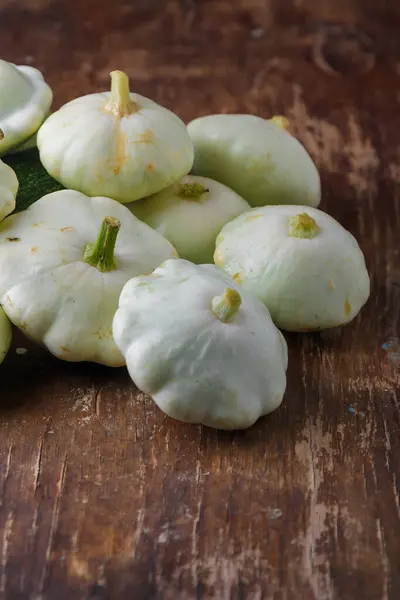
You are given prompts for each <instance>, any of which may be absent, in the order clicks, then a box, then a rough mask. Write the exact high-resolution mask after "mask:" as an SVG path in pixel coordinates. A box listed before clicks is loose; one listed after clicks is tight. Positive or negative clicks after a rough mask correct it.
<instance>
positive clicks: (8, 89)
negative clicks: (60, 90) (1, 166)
mask: <svg viewBox="0 0 400 600" xmlns="http://www.w3.org/2000/svg"><path fill="white" fill-rule="evenodd" d="M52 100H53V92H52V91H51V89H50V87H49V86H48V85H47V83H46V82H45V81H44V79H43V76H42V74H41V72H40V71H38V70H37V69H34V68H33V67H27V66H16V65H13V64H12V63H9V62H7V61H5V60H0V156H4V154H7V153H8V152H10V151H11V150H13V149H14V148H16V147H17V146H20V145H21V144H23V143H24V142H25V141H26V140H28V138H30V137H31V136H33V135H34V134H35V133H36V131H37V130H38V129H39V127H40V126H41V124H42V123H43V121H44V119H45V118H46V116H47V115H48V112H49V109H50V105H51V103H52Z"/></svg>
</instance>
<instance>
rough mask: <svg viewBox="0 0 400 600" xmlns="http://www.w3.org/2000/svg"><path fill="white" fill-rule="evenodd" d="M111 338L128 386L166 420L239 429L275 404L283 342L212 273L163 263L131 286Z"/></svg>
mask: <svg viewBox="0 0 400 600" xmlns="http://www.w3.org/2000/svg"><path fill="white" fill-rule="evenodd" d="M113 334H114V339H115V341H116V343H117V345H118V347H119V349H120V350H121V352H122V354H123V355H124V356H125V358H126V363H127V367H128V370H129V373H130V375H131V377H132V379H133V381H134V382H135V384H136V385H137V386H138V388H139V389H140V390H142V391H143V392H145V393H147V394H149V395H150V396H152V398H153V399H154V401H155V402H156V403H157V405H158V406H159V407H160V408H161V410H163V411H164V412H165V413H166V414H167V415H169V416H170V417H172V418H174V419H177V420H179V421H186V422H188V423H202V424H203V425H207V426H209V427H216V428H219V429H243V428H245V427H250V426H251V425H252V424H253V423H254V422H255V421H256V420H257V419H258V418H259V417H261V416H262V415H266V414H267V413H269V412H271V411H273V410H274V409H276V408H277V407H278V406H279V404H280V403H281V402H282V398H283V394H284V392H285V387H286V368H287V346H286V342H285V340H284V338H283V336H282V334H281V333H280V332H279V330H278V329H277V328H276V327H275V326H274V324H273V323H272V321H271V318H270V315H269V313H268V311H267V310H266V309H265V307H264V306H263V304H262V303H261V302H259V300H257V298H254V297H253V296H251V295H250V294H247V293H246V292H245V291H243V292H242V291H239V288H238V286H237V285H236V284H235V282H234V281H232V279H231V278H230V277H228V276H227V275H226V274H225V273H224V272H223V271H220V270H219V269H217V268H216V267H215V266H214V265H200V266H197V265H194V264H192V263H190V262H188V261H186V260H182V259H178V260H167V261H166V262H165V263H164V264H162V265H161V266H160V267H159V268H158V269H156V270H155V271H154V273H152V274H151V275H147V276H143V277H135V278H133V279H131V280H130V281H129V282H128V283H127V284H126V285H125V287H124V289H123V291H122V293H121V297H120V300H119V309H118V311H117V313H116V315H115V318H114V324H113Z"/></svg>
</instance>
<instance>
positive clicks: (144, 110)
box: [37, 71, 193, 203]
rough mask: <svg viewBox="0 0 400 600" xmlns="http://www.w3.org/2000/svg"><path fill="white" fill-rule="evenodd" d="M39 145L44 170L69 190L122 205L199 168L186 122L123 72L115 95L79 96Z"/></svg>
mask: <svg viewBox="0 0 400 600" xmlns="http://www.w3.org/2000/svg"><path fill="white" fill-rule="evenodd" d="M37 143H38V148H39V151H40V159H41V161H42V163H43V166H44V167H45V168H46V170H47V171H48V173H49V174H50V175H51V176H52V177H54V179H56V180H57V181H59V182H60V183H61V184H62V185H63V186H64V187H66V188H71V189H75V190H78V191H80V192H83V193H84V194H87V195H89V196H97V195H100V194H101V195H106V196H109V197H110V198H113V199H114V200H118V201H119V202H122V203H128V202H133V201H135V200H138V199H139V198H143V197H145V196H149V195H150V194H154V193H155V192H158V191H159V190H161V189H163V188H165V187H167V186H169V185H171V184H172V183H174V182H175V181H177V180H179V179H180V178H181V177H182V176H183V175H186V173H188V172H189V171H190V169H191V167H192V164H193V144H192V142H191V140H190V137H189V134H188V132H187V130H186V127H185V125H184V123H183V122H182V121H181V119H179V118H178V117H177V116H176V115H175V114H174V113H172V112H171V111H169V110H167V109H166V108H164V107H162V106H160V105H159V104H157V103H156V102H153V101H152V100H149V99H148V98H145V97H144V96H140V95H139V94H131V93H130V91H129V80H128V77H127V75H126V74H125V73H123V72H121V71H113V72H112V73H111V93H110V92H104V93H98V94H90V95H87V96H83V97H81V98H77V99H76V100H73V101H72V102H68V104H65V105H64V106H63V107H61V108H60V109H59V110H58V111H56V112H55V113H53V114H52V115H50V117H49V118H48V119H47V120H46V122H45V123H44V125H43V126H42V127H41V129H40V131H39V133H38V138H37Z"/></svg>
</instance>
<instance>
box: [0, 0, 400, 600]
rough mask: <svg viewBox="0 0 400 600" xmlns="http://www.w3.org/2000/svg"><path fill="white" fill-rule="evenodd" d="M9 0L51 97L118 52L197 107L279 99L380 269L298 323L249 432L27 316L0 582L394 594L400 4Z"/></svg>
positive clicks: (56, 590) (77, 594)
mask: <svg viewBox="0 0 400 600" xmlns="http://www.w3.org/2000/svg"><path fill="white" fill-rule="evenodd" d="M0 9H1V10H0V56H2V57H3V58H5V59H8V60H10V61H13V62H16V63H27V64H32V65H35V66H36V67H38V68H39V69H41V70H42V71H43V72H44V74H45V76H46V78H47V79H48V81H49V83H50V84H51V85H52V87H53V88H54V90H55V105H56V106H59V105H60V104H62V103H64V102H65V101H67V100H70V99H72V98H74V97H76V96H77V95H82V94H86V93H90V92H93V91H96V90H103V89H105V88H106V87H107V86H108V84H109V75H108V74H109V71H110V70H112V69H115V68H120V69H124V70H126V71H127V72H128V73H129V75H130V77H131V80H132V82H133V84H134V88H135V90H136V91H138V92H139V93H142V94H144V95H149V96H150V97H152V98H154V99H155V100H156V101H159V102H160V103H162V104H164V105H165V106H167V107H169V108H171V109H173V110H174V111H176V112H177V113H178V114H179V115H180V116H181V117H182V118H183V119H185V120H189V119H191V118H193V117H195V116H197V115H200V114H206V113H210V112H238V111H240V112H252V113H257V114H260V115H265V116H270V115H272V114H275V113H283V114H285V115H287V116H288V117H289V119H290V122H291V127H292V131H293V132H294V133H295V134H296V135H298V137H299V138H300V139H301V140H302V141H303V142H304V144H305V145H306V146H307V147H308V149H309V151H310V152H311V153H312V155H313V157H314V158H315V160H316V162H317V164H318V166H319V167H320V170H321V175H322V181H323V189H324V198H323V202H322V206H321V207H322V208H323V209H325V210H327V211H329V212H330V213H331V214H332V215H333V216H334V217H335V218H337V219H338V220H339V221H340V222H341V223H342V224H343V225H344V226H345V227H347V228H348V229H350V231H351V232H352V233H353V234H354V235H356V237H357V238H358V239H359V241H360V244H361V247H362V249H363V250H364V252H365V254H366V258H367V263H368V268H369V270H370V273H371V278H372V295H371V299H370V301H369V302H368V305H367V306H366V307H365V308H364V310H363V311H362V314H361V316H360V317H359V318H358V319H357V320H356V321H355V322H354V323H353V324H351V325H349V326H348V327H346V328H344V329H342V330H337V331H329V332H325V333H322V334H312V335H289V336H286V337H287V340H288V343H289V350H290V363H289V379H288V388H287V394H286V397H285V400H284V403H283V405H282V407H281V408H280V409H279V410H278V411H277V412H276V413H274V414H273V415H272V416H271V417H269V418H265V419H262V420H261V421H260V422H259V423H258V424H256V426H255V427H253V428H252V429H251V430H249V431H246V432H244V433H232V434H228V433H220V432H216V431H212V430H207V429H203V428H201V427H193V426H186V425H181V424H177V423H175V422H173V421H171V420H169V419H166V418H165V417H164V416H163V414H162V413H161V412H160V411H159V410H158V409H157V408H156V407H155V406H154V404H153V403H152V401H151V400H150V399H148V398H146V397H144V396H143V395H142V394H140V393H138V392H137V390H135V388H134V387H133V385H132V384H131V382H130V380H129V378H128V376H127V374H126V372H125V370H123V369H120V370H109V369H105V368H101V367H97V366H94V365H90V364H82V365H69V364H64V363H62V362H58V361H56V360H55V359H53V358H52V357H50V356H49V355H48V354H47V353H46V352H45V351H44V350H43V349H40V348H37V347H34V346H33V345H32V344H30V343H28V342H27V341H26V340H24V339H23V338H22V337H19V336H18V335H17V336H16V338H15V342H14V346H13V349H12V351H11V352H10V354H9V357H8V358H7V360H6V362H5V363H4V365H3V366H2V370H1V388H0V395H1V399H0V432H1V445H0V457H1V473H0V501H1V510H0V596H1V598H6V599H7V600H8V599H9V600H14V599H15V600H17V599H18V600H20V599H32V600H50V599H51V600H52V599H56V600H71V599H72V600H81V599H82V600H84V599H91V600H95V599H96V600H100V599H102V600H106V599H109V600H136V599H166V600H190V599H197V600H199V599H202V600H209V599H221V600H239V599H244V598H246V599H250V600H261V599H265V600H354V599H355V598H358V599H360V600H398V599H399V598H400V558H399V557H400V542H399V539H400V506H399V481H400V479H399V477H400V473H399V467H400V435H399V434H400V426H399V423H400V420H399V378H400V371H399V364H400V363H399V360H400V347H399V343H400V341H399V337H400V332H399V305H400V233H399V232H400V209H399V204H400V191H399V190H400V187H399V184H400V145H399V143H400V138H399V131H400V39H399V36H398V31H399V27H400V5H399V3H398V2H397V1H396V0H392V1H390V0H386V1H385V2H381V3H379V2H376V0H325V1H322V0H321V1H320V0H295V1H291V0H269V1H268V0H221V1H219V0H208V1H206V0H204V1H199V0H198V1H196V0H181V1H178V0H168V1H167V0H136V1H135V2H131V1H129V0H126V1H120V2H118V0H115V1H114V2H106V1H105V0H104V1H103V0H81V1H80V2H79V3H78V2H70V1H69V0H26V1H24V2H23V1H22V0H0ZM18 347H26V348H28V353H27V354H25V355H20V354H17V353H16V349H17V348H18ZM243 368H245V365H244V366H243Z"/></svg>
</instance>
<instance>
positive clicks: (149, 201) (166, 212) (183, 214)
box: [128, 175, 250, 264]
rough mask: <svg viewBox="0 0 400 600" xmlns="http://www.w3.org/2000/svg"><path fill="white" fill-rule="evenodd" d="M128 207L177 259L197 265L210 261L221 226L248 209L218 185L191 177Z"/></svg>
mask: <svg viewBox="0 0 400 600" xmlns="http://www.w3.org/2000/svg"><path fill="white" fill-rule="evenodd" d="M128 208H129V210H130V211H131V212H132V213H133V214H134V215H135V216H137V217H138V218H139V219H141V220H142V221H144V222H145V223H147V224H148V225H150V227H153V229H155V230H156V231H158V232H159V233H161V234H162V235H163V236H164V237H166V238H167V240H169V241H170V242H171V244H173V245H174V246H175V248H176V250H177V252H178V254H179V256H180V257H181V258H186V259H187V260H190V261H191V262H194V263H199V264H200V263H212V262H213V255H214V250H215V240H216V238H217V235H218V233H219V232H220V231H221V228H222V227H223V225H225V223H227V222H228V221H231V220H232V219H234V218H235V217H237V216H238V215H240V214H241V213H243V212H245V211H247V210H250V206H249V205H248V204H247V202H246V200H243V198H241V197H240V196H239V195H238V194H236V192H234V191H233V190H230V189H229V188H228V187H226V186H225V185H223V184H222V183H218V181H213V180H212V179H209V178H207V177H194V176H193V175H186V176H185V177H183V178H182V179H181V180H180V181H179V182H178V183H175V184H174V185H172V186H170V187H168V188H166V189H165V190H162V191H161V192H158V193H157V194H154V195H153V196H150V197H149V198H144V200H139V201H138V202H132V204H129V205H128Z"/></svg>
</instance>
